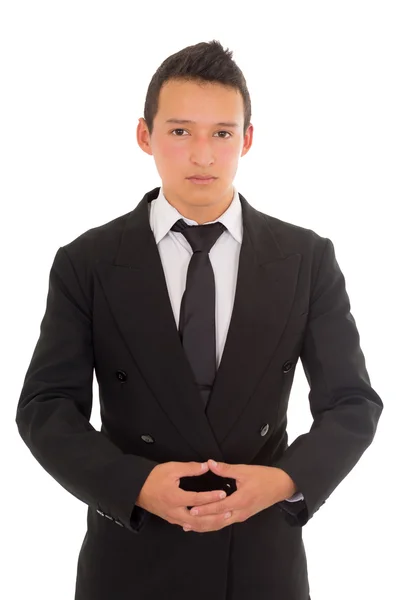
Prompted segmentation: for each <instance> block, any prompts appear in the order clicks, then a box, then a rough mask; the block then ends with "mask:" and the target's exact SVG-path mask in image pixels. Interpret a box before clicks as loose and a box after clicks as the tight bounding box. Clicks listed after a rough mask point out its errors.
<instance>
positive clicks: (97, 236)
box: [62, 211, 132, 264]
mask: <svg viewBox="0 0 397 600" xmlns="http://www.w3.org/2000/svg"><path fill="white" fill-rule="evenodd" d="M131 213H132V211H130V212H128V213H125V214H124V215H121V216H119V217H116V218H115V219H112V220H111V221H108V222H106V223H103V224H102V225H98V226H96V227H92V228H90V229H88V230H87V231H84V232H83V233H81V234H80V235H79V236H77V237H76V238H74V239H73V240H72V241H70V242H68V243H67V244H64V245H63V246H62V247H63V249H64V250H65V251H66V253H67V254H68V255H69V257H70V259H71V260H72V262H73V263H75V264H76V263H79V262H81V261H84V262H85V263H86V264H93V263H95V262H96V261H98V260H102V259H103V260H109V259H110V260H111V257H114V256H116V254H117V249H118V247H119V244H120V240H121V236H122V233H123V230H124V228H125V225H126V222H127V220H128V218H129V217H130V215H131Z"/></svg>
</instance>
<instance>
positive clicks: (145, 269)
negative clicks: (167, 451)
mask: <svg viewBox="0 0 397 600" xmlns="http://www.w3.org/2000/svg"><path fill="white" fill-rule="evenodd" d="M159 189H160V188H154V189H153V190H152V191H150V192H148V193H147V194H145V196H144V197H143V198H142V200H141V201H140V202H139V204H138V205H137V207H136V208H135V209H134V210H133V211H132V212H131V213H130V214H129V216H128V217H127V221H126V226H125V229H124V231H123V234H122V239H121V243H120V247H119V251H118V254H117V257H116V258H115V260H114V262H113V263H111V262H109V263H107V262H102V261H101V262H98V263H97V265H96V268H97V272H98V276H99V279H100V282H101V285H102V286H103V290H104V293H105V295H106V297H107V300H108V303H109V308H110V310H111V312H112V313H113V316H114V319H115V321H116V323H117V324H118V327H119V330H120V333H121V335H122V336H123V338H124V340H125V343H126V345H127V347H128V349H129V351H130V353H131V355H132V357H133V359H134V361H135V362H136V364H137V366H138V368H139V370H140V371H141V373H142V375H143V377H144V378H145V380H146V382H147V385H148V387H149V388H150V389H151V391H152V393H153V395H154V396H155V398H156V399H157V401H158V402H159V403H160V404H161V406H162V409H163V410H164V411H165V412H166V413H167V415H168V417H169V418H170V420H171V421H172V422H173V424H174V425H175V427H176V428H177V429H178V430H179V432H180V434H181V435H182V436H184V437H185V439H186V441H187V443H188V444H189V445H190V446H191V447H192V449H193V450H194V451H195V452H197V453H198V454H199V455H200V456H201V457H202V460H207V458H208V457H213V458H215V459H216V458H217V457H218V459H219V460H223V453H224V451H225V444H226V441H225V439H226V437H227V436H228V434H229V432H230V431H231V430H232V429H233V425H234V424H235V423H236V421H238V419H239V416H240V414H241V413H242V411H243V410H244V409H245V408H247V407H248V404H249V400H250V398H251V396H252V394H253V393H254V391H255V388H256V387H257V385H258V383H259V381H260V379H261V377H262V376H263V374H264V372H265V370H266V369H267V366H268V365H269V363H270V360H271V358H272V355H273V354H274V351H275V349H276V347H277V344H278V341H279V339H280V336H281V335H282V332H283V329H284V327H285V325H286V322H287V319H288V316H289V312H290V309H291V307H292V303H293V299H294V294H295V288H296V281H297V276H298V271H299V265H300V255H299V254H292V255H288V256H285V255H284V254H283V253H282V250H281V249H280V248H279V246H278V245H277V243H276V241H275V239H274V238H273V235H272V233H271V231H270V228H269V225H268V223H267V220H266V219H265V217H264V216H263V214H262V213H260V212H258V211H257V210H255V209H254V208H253V207H252V206H251V205H250V204H248V202H247V201H246V200H245V198H244V197H243V196H242V195H241V194H239V197H240V201H241V204H242V217H243V241H242V246H241V250H240V259H239V268H238V275H237V285H236V293H235V299H234V307H233V312H232V316H231V321H230V326H229V330H228V334H227V338H226V343H225V347H224V351H223V355H222V358H221V362H220V365H219V368H218V371H217V375H216V379H215V382H214V387H213V391H212V395H211V398H210V401H209V404H208V407H207V411H206V412H204V409H203V405H202V401H201V398H200V395H199V392H198V390H197V388H196V386H195V383H194V379H193V373H192V371H191V368H190V364H189V362H188V360H187V357H186V355H185V353H184V351H183V347H182V345H181V343H180V340H179V335H178V331H177V327H176V323H175V319H174V315H173V312H172V307H171V303H170V299H169V295H168V289H167V285H166V280H165V276H164V271H163V267H162V263H161V258H160V255H159V252H158V249H157V245H156V242H155V239H154V236H153V233H152V231H151V229H150V224H149V214H148V202H150V201H152V200H153V199H154V198H157V196H158V193H159ZM276 404H277V402H276V401H275V405H276ZM222 449H223V451H222Z"/></svg>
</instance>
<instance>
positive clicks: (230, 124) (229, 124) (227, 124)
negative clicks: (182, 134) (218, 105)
mask: <svg viewBox="0 0 397 600" xmlns="http://www.w3.org/2000/svg"><path fill="white" fill-rule="evenodd" d="M166 123H175V124H177V125H185V124H186V123H191V124H192V125H196V121H190V120H189V119H167V120H166ZM214 126H216V127H218V126H220V127H239V124H238V123H235V122H234V121H222V122H220V123H214Z"/></svg>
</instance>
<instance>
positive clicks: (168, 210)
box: [149, 186, 243, 244]
mask: <svg viewBox="0 0 397 600" xmlns="http://www.w3.org/2000/svg"><path fill="white" fill-rule="evenodd" d="M233 190H234V196H233V200H232V201H231V203H230V204H229V206H228V207H227V209H226V210H225V212H224V213H223V214H222V215H221V216H220V217H219V218H218V219H216V220H215V221H208V223H216V221H220V222H221V223H223V225H225V227H226V228H227V230H228V231H229V233H231V235H232V236H233V237H234V238H235V240H236V241H237V242H239V243H240V244H241V243H242V239H243V220H242V210H241V202H240V197H239V195H238V192H237V190H236V188H235V187H234V186H233ZM178 219H184V220H185V221H186V223H188V224H189V225H198V223H197V221H193V220H192V219H188V218H187V217H184V216H183V215H182V214H181V213H180V212H179V211H178V210H177V209H176V208H175V207H174V206H172V205H171V204H170V203H169V202H168V200H167V199H166V198H165V196H164V193H163V188H162V187H160V192H159V195H158V196H157V198H155V199H154V200H153V201H152V202H150V218H149V221H150V228H151V230H152V231H153V235H154V238H155V240H156V244H158V243H159V242H160V240H161V239H162V238H163V237H164V236H165V235H167V233H168V232H169V230H170V229H171V227H172V226H173V225H174V223H175V222H176V221H177V220H178Z"/></svg>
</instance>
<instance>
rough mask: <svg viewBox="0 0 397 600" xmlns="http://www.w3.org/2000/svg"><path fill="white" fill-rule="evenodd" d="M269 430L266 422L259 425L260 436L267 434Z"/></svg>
mask: <svg viewBox="0 0 397 600" xmlns="http://www.w3.org/2000/svg"><path fill="white" fill-rule="evenodd" d="M268 431H269V423H266V425H263V427H261V436H262V437H263V436H265V435H266V434H267V432H268Z"/></svg>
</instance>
